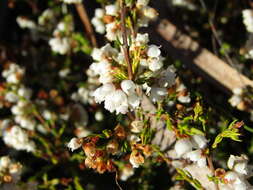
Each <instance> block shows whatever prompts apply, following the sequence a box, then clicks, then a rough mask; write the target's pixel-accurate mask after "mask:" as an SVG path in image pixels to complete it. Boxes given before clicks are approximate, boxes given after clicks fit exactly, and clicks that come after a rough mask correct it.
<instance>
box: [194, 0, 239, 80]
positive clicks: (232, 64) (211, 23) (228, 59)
mask: <svg viewBox="0 0 253 190" xmlns="http://www.w3.org/2000/svg"><path fill="white" fill-rule="evenodd" d="M199 1H200V4H201V6H202V8H203V9H204V10H205V12H207V13H208V10H207V7H206V5H205V2H204V1H203V0H199ZM216 3H217V1H216ZM215 6H217V5H215ZM208 23H209V25H210V27H211V31H212V33H213V36H214V38H215V39H216V41H217V42H218V44H219V46H220V47H222V40H221V39H220V38H219V35H218V33H217V31H216V28H215V26H214V24H213V19H211V18H210V17H209V16H208ZM224 56H225V58H226V60H227V62H228V64H229V65H231V66H232V67H234V68H235V69H236V71H237V73H238V76H239V79H240V80H241V82H242V83H243V80H242V78H241V76H240V72H239V71H238V69H237V68H236V67H235V64H234V62H233V61H232V59H231V58H230V57H229V55H228V52H227V50H226V49H225V50H224Z"/></svg>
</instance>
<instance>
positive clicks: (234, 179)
mask: <svg viewBox="0 0 253 190" xmlns="http://www.w3.org/2000/svg"><path fill="white" fill-rule="evenodd" d="M224 179H225V180H226V182H227V184H226V185H221V187H222V188H221V190H223V189H228V190H250V189H252V187H251V188H250V187H248V185H247V184H246V181H245V180H244V179H241V178H240V176H239V175H238V174H237V173H236V172H232V171H229V172H227V173H226V175H225V176H224Z"/></svg>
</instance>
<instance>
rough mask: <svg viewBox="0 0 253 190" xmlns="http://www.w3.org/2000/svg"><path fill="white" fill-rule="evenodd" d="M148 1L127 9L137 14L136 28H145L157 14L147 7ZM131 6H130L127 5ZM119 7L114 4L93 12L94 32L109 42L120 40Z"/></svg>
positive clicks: (141, 1)
mask: <svg viewBox="0 0 253 190" xmlns="http://www.w3.org/2000/svg"><path fill="white" fill-rule="evenodd" d="M148 3H149V0H144V1H143V0H138V1H137V2H136V5H135V6H133V7H129V8H131V9H132V10H133V12H135V13H137V15H136V18H137V27H142V26H144V27H146V26H147V25H148V23H149V21H151V20H155V19H156V17H157V12H156V11H155V9H153V8H151V7H149V6H148ZM129 6H132V5H129ZM119 20H120V7H119V5H118V4H117V3H116V4H110V5H106V6H105V10H104V9H101V8H98V9H96V10H95V17H93V18H92V20H91V22H92V24H93V25H94V27H95V30H96V32H98V33H100V34H104V33H106V34H105V36H106V38H107V39H108V40H109V41H115V40H117V39H122V32H121V29H120V28H121V27H120V23H119ZM129 32H130V31H129Z"/></svg>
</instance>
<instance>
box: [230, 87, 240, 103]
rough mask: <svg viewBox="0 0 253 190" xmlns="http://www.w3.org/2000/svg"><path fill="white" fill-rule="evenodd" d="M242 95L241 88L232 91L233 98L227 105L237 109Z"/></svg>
mask: <svg viewBox="0 0 253 190" xmlns="http://www.w3.org/2000/svg"><path fill="white" fill-rule="evenodd" d="M242 95H243V89H242V88H235V89H233V96H232V97H231V98H230V99H229V103H230V104H231V105H232V106H233V107H238V106H239V104H240V103H241V102H242Z"/></svg>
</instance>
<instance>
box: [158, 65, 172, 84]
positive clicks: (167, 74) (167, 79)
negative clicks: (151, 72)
mask: <svg viewBox="0 0 253 190" xmlns="http://www.w3.org/2000/svg"><path fill="white" fill-rule="evenodd" d="M174 70H175V69H174V68H173V67H168V68H167V69H166V70H164V71H162V72H161V73H160V75H159V79H158V83H159V86H161V87H164V88H169V87H171V86H172V85H174V84H175V78H176V74H175V71H174Z"/></svg>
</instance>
